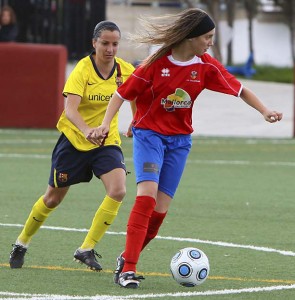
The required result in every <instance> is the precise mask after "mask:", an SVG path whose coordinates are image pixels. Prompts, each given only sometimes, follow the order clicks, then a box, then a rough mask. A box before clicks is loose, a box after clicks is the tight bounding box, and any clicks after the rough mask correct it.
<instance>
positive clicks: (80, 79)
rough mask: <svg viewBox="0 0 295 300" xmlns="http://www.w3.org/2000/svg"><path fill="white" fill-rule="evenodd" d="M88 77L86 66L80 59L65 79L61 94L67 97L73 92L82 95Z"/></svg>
mask: <svg viewBox="0 0 295 300" xmlns="http://www.w3.org/2000/svg"><path fill="white" fill-rule="evenodd" d="M82 70H83V71H82ZM88 77H89V73H88V70H87V67H85V66H84V61H80V62H79V63H78V64H77V65H76V67H75V68H74V70H73V71H72V72H71V74H70V76H69V77H68V79H67V81H66V84H65V86H64V89H63V92H62V94H63V96H64V97H67V96H68V94H74V95H78V96H80V97H83V94H84V90H85V85H86V82H87V78H88Z"/></svg>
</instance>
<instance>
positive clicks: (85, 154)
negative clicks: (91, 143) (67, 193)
mask: <svg viewBox="0 0 295 300" xmlns="http://www.w3.org/2000/svg"><path fill="white" fill-rule="evenodd" d="M116 168H122V169H124V170H125V171H126V167H125V163H124V156H123V153H122V151H121V148H119V147H117V146H104V147H99V148H95V149H93V150H90V151H79V150H77V149H76V148H75V147H74V146H73V145H72V144H71V143H70V141H69V140H68V139H67V137H66V136H65V135H64V134H62V135H61V136H60V138H59V139H58V141H57V143H56V145H55V148H54V149H53V152H52V164H51V171H50V177H49V182H48V184H49V185H50V186H52V187H66V186H70V185H73V184H77V183H80V182H89V181H90V180H91V179H92V177H93V174H94V175H95V176H96V177H98V178H100V176H101V175H103V174H106V173H108V172H110V171H111V170H114V169H116Z"/></svg>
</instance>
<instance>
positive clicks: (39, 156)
mask: <svg viewBox="0 0 295 300" xmlns="http://www.w3.org/2000/svg"><path fill="white" fill-rule="evenodd" d="M0 158H21V159H23V158H33V159H50V158H51V155H48V154H20V153H0ZM125 161H133V159H132V158H131V157H125ZM187 164H208V165H238V166H249V165H256V166H257V165H260V166H270V167H275V166H277V167H295V162H291V161H249V160H191V159H188V160H187Z"/></svg>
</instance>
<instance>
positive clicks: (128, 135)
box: [124, 122, 133, 138]
mask: <svg viewBox="0 0 295 300" xmlns="http://www.w3.org/2000/svg"><path fill="white" fill-rule="evenodd" d="M132 126H133V122H132V123H131V124H130V125H129V127H128V130H127V132H126V133H124V136H126V137H129V138H132V137H133V133H132Z"/></svg>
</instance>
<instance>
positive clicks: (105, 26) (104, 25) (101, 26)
mask: <svg viewBox="0 0 295 300" xmlns="http://www.w3.org/2000/svg"><path fill="white" fill-rule="evenodd" d="M104 30H109V31H118V32H119V33H120V36H121V31H120V29H119V27H118V26H117V25H116V24H115V23H113V22H110V21H101V22H99V23H98V24H96V26H95V28H94V30H93V36H92V38H93V39H97V38H99V37H100V35H101V32H102V31H104Z"/></svg>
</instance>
